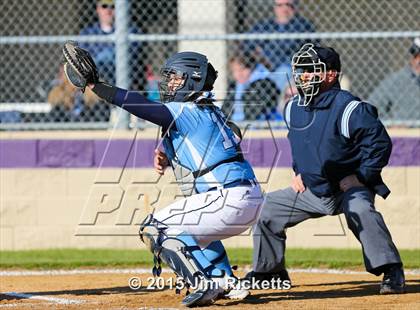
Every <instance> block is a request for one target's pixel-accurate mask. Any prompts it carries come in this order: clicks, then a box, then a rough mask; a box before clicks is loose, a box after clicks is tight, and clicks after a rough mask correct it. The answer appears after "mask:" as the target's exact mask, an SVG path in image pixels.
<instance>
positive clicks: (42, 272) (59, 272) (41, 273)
mask: <svg viewBox="0 0 420 310" xmlns="http://www.w3.org/2000/svg"><path fill="white" fill-rule="evenodd" d="M287 270H288V272H290V273H294V272H296V273H317V274H354V275H363V274H364V275H368V274H369V273H368V272H366V271H355V270H347V269H322V268H305V269H304V268H290V269H287ZM151 271H152V269H151V268H132V269H72V270H62V269H53V270H21V271H0V276H2V277H6V276H62V275H81V274H151V273H152V272H151ZM162 271H163V272H172V271H171V270H170V269H168V268H163V270H162ZM239 271H247V270H246V269H242V268H240V269H239ZM404 273H405V274H406V275H420V269H408V270H405V271H404Z"/></svg>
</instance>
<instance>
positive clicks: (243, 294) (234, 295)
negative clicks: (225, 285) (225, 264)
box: [221, 288, 250, 300]
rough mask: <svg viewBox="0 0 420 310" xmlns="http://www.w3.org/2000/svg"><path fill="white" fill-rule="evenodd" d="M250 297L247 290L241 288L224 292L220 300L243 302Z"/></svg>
mask: <svg viewBox="0 0 420 310" xmlns="http://www.w3.org/2000/svg"><path fill="white" fill-rule="evenodd" d="M249 295H250V292H249V290H247V289H243V288H233V289H231V290H230V291H229V292H224V293H223V295H222V296H221V298H225V299H231V300H243V299H245V298H247V297H248V296H249Z"/></svg>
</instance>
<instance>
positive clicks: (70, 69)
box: [63, 41, 99, 91]
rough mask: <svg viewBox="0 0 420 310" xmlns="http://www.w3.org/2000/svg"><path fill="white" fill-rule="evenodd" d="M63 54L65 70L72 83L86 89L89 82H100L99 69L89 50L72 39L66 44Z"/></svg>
mask: <svg viewBox="0 0 420 310" xmlns="http://www.w3.org/2000/svg"><path fill="white" fill-rule="evenodd" d="M63 55H64V59H65V63H64V72H65V74H66V77H67V79H68V80H69V82H70V83H71V84H73V85H74V86H75V87H77V88H80V89H81V90H82V91H84V90H85V88H86V86H87V85H88V84H95V83H98V82H99V75H98V70H97V69H96V65H95V62H94V61H93V59H92V56H90V54H89V52H88V51H86V50H84V49H82V48H80V47H79V46H77V43H76V42H72V41H70V42H66V43H65V44H64V46H63Z"/></svg>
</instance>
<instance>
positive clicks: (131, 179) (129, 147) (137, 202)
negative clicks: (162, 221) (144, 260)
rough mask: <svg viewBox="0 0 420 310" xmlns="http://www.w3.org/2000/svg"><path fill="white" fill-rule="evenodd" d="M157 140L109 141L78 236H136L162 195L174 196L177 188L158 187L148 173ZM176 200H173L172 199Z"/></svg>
mask: <svg viewBox="0 0 420 310" xmlns="http://www.w3.org/2000/svg"><path fill="white" fill-rule="evenodd" d="M158 142H159V140H158V139H157V138H156V139H137V131H136V132H133V137H132V139H130V140H112V139H110V140H108V141H107V143H106V146H105V148H104V153H103V156H102V159H101V163H100V165H99V168H98V170H97V172H96V176H95V181H94V183H93V184H92V186H91V188H90V192H89V195H88V197H87V199H86V202H85V205H84V208H83V211H82V214H81V216H80V219H79V223H78V226H77V229H76V235H77V236H87V235H95V236H98V235H106V236H111V235H115V236H127V235H137V229H135V228H134V227H133V225H139V224H140V223H141V222H142V220H143V219H144V218H145V217H146V215H147V214H149V213H151V212H152V211H153V208H154V206H155V205H156V204H157V203H158V202H159V199H160V197H161V196H162V194H163V195H166V196H168V194H167V193H162V192H163V191H167V190H170V191H171V192H176V189H175V188H176V186H177V185H176V184H168V182H165V184H159V183H160V182H161V178H160V177H159V176H158V175H157V174H156V173H154V172H153V171H152V169H150V168H151V167H150V157H151V156H153V150H154V148H156V147H157V146H158ZM143 166H147V168H143ZM174 198H175V197H174Z"/></svg>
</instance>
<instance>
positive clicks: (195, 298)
mask: <svg viewBox="0 0 420 310" xmlns="http://www.w3.org/2000/svg"><path fill="white" fill-rule="evenodd" d="M222 293H223V289H222V288H221V287H218V288H207V289H199V290H196V291H195V292H193V293H191V294H189V295H188V296H186V297H185V298H184V299H183V300H182V304H183V305H184V306H186V307H202V306H209V305H212V304H214V303H215V301H216V300H217V299H220V298H221V297H220V296H221V295H222Z"/></svg>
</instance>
